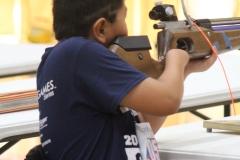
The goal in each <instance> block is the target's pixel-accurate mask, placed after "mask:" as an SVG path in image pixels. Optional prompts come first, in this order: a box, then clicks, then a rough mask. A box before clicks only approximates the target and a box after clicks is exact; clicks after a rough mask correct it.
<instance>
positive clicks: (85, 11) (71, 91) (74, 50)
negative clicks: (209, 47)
mask: <svg viewBox="0 0 240 160" xmlns="http://www.w3.org/2000/svg"><path fill="white" fill-rule="evenodd" d="M126 14H127V8H126V6H125V2H124V0H71V1H69V0H54V1H53V16H54V25H53V26H54V31H55V35H56V39H57V40H58V41H59V43H58V44H57V45H56V46H54V47H52V48H47V49H46V51H45V53H44V55H43V56H42V62H41V64H40V65H39V68H38V72H37V89H38V101H39V111H40V137H41V143H42V147H43V150H44V152H45V155H46V157H47V158H48V159H49V160H51V159H54V160H55V159H59V160H60V159H71V160H76V159H81V160H82V159H94V160H95V159H98V160H100V159H103V160H107V159H109V160H113V159H119V160H124V159H140V157H141V154H140V149H139V148H141V147H142V146H141V145H139V140H141V138H139V136H138V135H137V131H136V129H137V125H136V122H138V121H139V119H138V117H139V118H140V120H141V122H149V123H150V125H151V127H152V130H153V132H154V133H155V132H156V131H157V130H158V129H159V128H160V127H161V125H162V123H163V122H164V120H165V119H166V116H168V115H170V114H174V113H176V112H177V110H178V108H179V106H180V103H181V99H182V96H183V88H184V86H183V84H184V79H185V78H186V77H187V76H188V75H189V74H190V73H192V72H197V71H204V70H207V69H208V68H209V67H210V66H211V65H212V64H213V63H214V62H215V60H216V56H215V55H212V56H211V57H210V58H208V59H205V60H199V61H189V56H188V54H187V53H186V52H185V51H183V50H170V51H169V52H168V54H167V56H166V65H165V71H164V72H163V74H162V75H161V76H160V77H159V78H158V79H153V78H150V77H149V76H148V75H146V74H144V73H142V72H140V71H138V70H137V69H135V68H133V67H131V66H130V65H129V64H128V63H126V62H125V61H123V60H122V59H121V58H119V57H118V56H117V55H116V54H115V53H113V52H111V51H110V50H108V49H107V48H108V46H109V44H110V42H111V41H112V40H113V39H114V38H115V37H116V36H126V35H127V27H126V23H125V17H126ZM123 106H125V107H123ZM135 111H137V112H138V115H137V114H136V112H135ZM135 126H136V127H135ZM157 154H158V153H157Z"/></svg>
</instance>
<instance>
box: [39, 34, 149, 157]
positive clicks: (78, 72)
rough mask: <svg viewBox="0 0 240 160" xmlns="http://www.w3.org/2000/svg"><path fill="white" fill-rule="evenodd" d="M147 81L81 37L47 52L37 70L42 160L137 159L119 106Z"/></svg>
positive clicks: (127, 117)
mask: <svg viewBox="0 0 240 160" xmlns="http://www.w3.org/2000/svg"><path fill="white" fill-rule="evenodd" d="M147 77H148V76H147V75H146V74H144V73H142V72H140V71H138V70H137V69H135V68H133V67H131V66H130V65H129V64H127V63H126V62H125V61H123V60H122V59H121V58H119V57H118V56H117V55H116V54H115V53H113V52H111V51H110V50H108V49H107V48H105V47H103V46H102V45H100V44H99V43H97V42H95V41H90V40H87V39H84V38H82V37H73V38H70V39H67V40H64V41H61V42H59V43H58V44H57V45H56V46H54V47H52V48H47V49H46V51H45V53H44V55H43V56H42V61H41V63H40V65H39V68H38V71H37V90H38V101H39V111H40V138H41V143H42V147H43V149H44V151H45V154H46V156H47V158H48V159H49V160H56V159H58V160H65V159H66V160H78V159H79V160H80V159H81V160H82V159H94V160H95V159H98V160H101V159H102V160H108V159H109V160H113V159H114V160H115V159H119V160H124V159H138V157H139V146H138V140H137V138H136V133H135V125H134V121H133V116H132V114H131V112H130V111H129V110H128V109H127V108H124V107H119V103H120V102H121V100H122V99H123V98H124V97H125V96H126V94H127V93H128V92H129V91H130V90H131V89H132V88H133V87H134V86H136V85H137V84H138V83H140V82H141V81H143V80H144V79H145V78H147ZM130 153H132V155H134V154H135V153H136V155H134V156H135V158H133V157H130V156H129V155H130Z"/></svg>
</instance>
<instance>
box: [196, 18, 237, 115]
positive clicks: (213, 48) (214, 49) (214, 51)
mask: <svg viewBox="0 0 240 160" xmlns="http://www.w3.org/2000/svg"><path fill="white" fill-rule="evenodd" d="M192 23H193V25H194V26H195V27H197V29H198V30H199V31H200V32H201V33H202V35H203V36H204V38H205V39H206V40H207V42H208V44H209V45H210V47H211V48H212V50H213V53H214V54H216V56H217V58H218V60H219V62H220V64H221V66H222V69H223V72H224V75H225V78H226V81H227V85H228V89H229V92H230V96H231V101H232V106H233V110H234V114H235V116H236V110H235V106H234V99H233V94H232V90H231V87H230V84H229V81H228V78H227V74H226V71H225V69H224V67H223V64H222V61H221V60H220V58H219V56H218V53H217V51H216V48H215V47H214V46H213V45H212V43H211V42H210V40H209V39H208V37H207V36H206V35H205V34H204V32H203V31H202V29H201V28H200V27H199V26H198V25H197V24H195V23H194V22H192Z"/></svg>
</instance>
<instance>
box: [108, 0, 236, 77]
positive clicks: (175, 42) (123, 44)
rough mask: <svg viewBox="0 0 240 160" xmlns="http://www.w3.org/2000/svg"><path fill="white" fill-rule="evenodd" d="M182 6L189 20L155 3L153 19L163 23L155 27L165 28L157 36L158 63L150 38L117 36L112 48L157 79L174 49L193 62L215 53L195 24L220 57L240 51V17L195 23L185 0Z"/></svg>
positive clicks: (173, 9) (166, 6)
mask: <svg viewBox="0 0 240 160" xmlns="http://www.w3.org/2000/svg"><path fill="white" fill-rule="evenodd" d="M182 6H183V12H184V15H185V17H186V20H178V17H177V14H176V11H175V8H174V6H173V5H170V4H162V3H161V2H157V3H155V6H154V7H153V9H152V10H151V11H150V12H149V17H150V19H152V20H160V22H159V23H157V24H154V26H153V28H154V29H161V31H159V32H158V35H157V52H158V60H154V59H152V57H151V55H150V52H149V50H150V49H151V45H150V43H149V40H148V37H147V36H124V37H117V38H116V39H115V40H114V41H113V42H112V44H111V45H110V47H109V49H110V50H111V51H113V52H114V53H116V54H117V55H118V56H119V57H120V58H122V59H123V60H125V61H126V62H128V63H129V64H130V65H132V66H133V67H135V68H137V69H138V70H140V71H142V72H144V73H146V74H148V75H149V76H150V77H153V78H158V77H159V76H160V75H161V74H162V72H163V70H164V60H165V56H166V54H167V52H168V51H169V50H170V49H182V50H185V51H186V52H188V54H189V57H190V59H198V58H205V57H207V56H209V55H211V54H212V49H211V46H210V45H209V44H208V42H207V40H206V39H205V38H204V36H203V35H202V33H201V32H200V31H199V30H198V29H197V28H196V27H195V26H193V23H192V22H194V23H195V24H197V25H198V26H199V27H200V28H201V30H202V31H203V32H204V34H205V35H206V36H207V37H208V39H209V40H210V42H211V43H212V44H213V45H214V46H215V47H216V48H217V50H218V53H219V54H221V53H226V52H228V51H231V50H236V49H240V17H232V18H219V19H196V20H195V19H193V18H191V17H190V16H189V15H188V14H187V11H186V8H185V5H184V0H182Z"/></svg>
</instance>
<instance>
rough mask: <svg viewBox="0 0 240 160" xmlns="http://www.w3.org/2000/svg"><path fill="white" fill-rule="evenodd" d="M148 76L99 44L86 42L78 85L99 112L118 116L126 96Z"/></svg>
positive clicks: (81, 59)
mask: <svg viewBox="0 0 240 160" xmlns="http://www.w3.org/2000/svg"><path fill="white" fill-rule="evenodd" d="M147 77H148V75H146V74H145V73H143V72H140V71H139V70H137V69H135V68H133V67H132V66H131V65H129V64H128V63H126V62H125V61H124V60H122V59H121V58H119V57H118V56H117V55H116V54H115V53H113V52H111V51H110V50H108V49H107V48H105V47H103V46H101V45H100V44H98V43H96V42H89V43H86V44H85V45H84V47H82V49H80V51H79V55H78V58H77V63H76V85H77V87H78V89H79V90H80V92H82V94H83V96H84V97H85V99H86V100H87V103H88V105H89V106H90V107H93V108H95V109H98V110H101V111H103V112H106V113H116V112H117V110H118V105H119V103H120V102H121V100H122V99H123V98H124V97H125V96H126V94H127V93H128V92H129V91H130V90H131V89H132V88H133V87H135V86H136V85H137V84H139V83H140V82H141V81H143V80H144V79H146V78H147ZM83 92H84V93H83Z"/></svg>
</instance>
